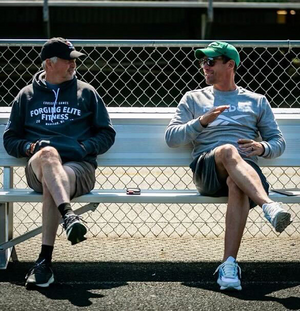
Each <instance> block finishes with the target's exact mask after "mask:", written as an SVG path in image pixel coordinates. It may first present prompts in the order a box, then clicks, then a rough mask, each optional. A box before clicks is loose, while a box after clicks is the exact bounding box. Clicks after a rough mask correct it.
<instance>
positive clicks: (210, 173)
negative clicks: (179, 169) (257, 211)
mask: <svg viewBox="0 0 300 311" xmlns="http://www.w3.org/2000/svg"><path fill="white" fill-rule="evenodd" d="M244 160H245V161H246V162H247V163H248V164H249V165H251V166H252V167H253V168H254V170H255V171H256V172H257V174H258V176H259V177H260V180H261V182H262V185H263V187H264V189H265V191H266V193H269V184H268V182H267V179H266V177H265V176H264V174H263V173H262V171H261V169H260V168H259V166H258V165H257V164H255V163H254V162H252V161H250V160H247V159H244ZM190 168H191V169H192V171H193V181H194V184H195V186H196V188H197V190H198V191H199V193H201V194H202V195H207V196H211V197H222V196H228V187H227V184H226V181H220V180H219V178H218V174H217V170H216V162H215V149H213V150H211V151H208V152H204V153H203V154H202V155H200V156H199V157H198V158H196V159H195V160H194V161H193V162H192V163H191V165H190ZM249 201H250V208H253V207H255V206H256V205H257V204H256V203H255V202H253V201H252V200H251V199H249Z"/></svg>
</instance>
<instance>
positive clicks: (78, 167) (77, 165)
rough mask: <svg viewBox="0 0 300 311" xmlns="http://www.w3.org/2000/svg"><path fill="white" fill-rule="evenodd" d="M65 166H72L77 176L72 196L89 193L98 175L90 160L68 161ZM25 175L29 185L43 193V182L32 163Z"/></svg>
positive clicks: (27, 167)
mask: <svg viewBox="0 0 300 311" xmlns="http://www.w3.org/2000/svg"><path fill="white" fill-rule="evenodd" d="M63 166H68V167H70V168H71V169H72V170H73V171H74V173H75V176H76V185H75V187H76V189H75V194H74V195H73V197H72V198H76V197H79V196H81V195H83V194H87V193H89V192H90V191H91V190H92V189H93V188H94V186H95V182H96V177H95V168H94V166H93V165H92V164H90V163H88V162H66V163H65V164H64V165H63ZM25 175H26V179H27V183H28V186H29V187H30V188H31V189H33V190H34V191H36V192H39V193H42V192H43V186H42V183H41V182H40V181H39V180H38V179H37V177H36V175H35V174H34V172H33V170H32V167H31V165H30V164H29V165H28V164H27V166H26V167H25Z"/></svg>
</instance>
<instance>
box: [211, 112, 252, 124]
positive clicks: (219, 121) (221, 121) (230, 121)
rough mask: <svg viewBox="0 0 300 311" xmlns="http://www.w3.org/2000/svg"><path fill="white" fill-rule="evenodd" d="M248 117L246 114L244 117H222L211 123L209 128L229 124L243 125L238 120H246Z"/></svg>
mask: <svg viewBox="0 0 300 311" xmlns="http://www.w3.org/2000/svg"><path fill="white" fill-rule="evenodd" d="M245 117H247V115H246V114H242V115H238V116H234V117H231V118H229V117H226V116H224V115H220V116H219V117H218V118H217V119H216V120H214V121H213V122H211V123H210V124H209V125H208V126H209V127H210V126H219V125H228V124H237V125H242V123H241V122H238V121H236V120H238V119H241V118H245Z"/></svg>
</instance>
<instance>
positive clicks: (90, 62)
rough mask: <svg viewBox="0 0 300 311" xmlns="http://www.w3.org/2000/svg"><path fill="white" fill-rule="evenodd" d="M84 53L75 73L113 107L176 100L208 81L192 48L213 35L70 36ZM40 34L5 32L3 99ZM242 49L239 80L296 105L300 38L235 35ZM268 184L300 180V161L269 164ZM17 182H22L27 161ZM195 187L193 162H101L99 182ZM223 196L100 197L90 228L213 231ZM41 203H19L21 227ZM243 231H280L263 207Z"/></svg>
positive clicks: (16, 84)
mask: <svg viewBox="0 0 300 311" xmlns="http://www.w3.org/2000/svg"><path fill="white" fill-rule="evenodd" d="M72 42H73V43H74V45H75V46H76V48H77V50H80V51H81V52H84V53H85V54H86V58H85V59H84V60H83V61H78V72H77V75H78V77H79V78H80V79H82V80H85V81H87V82H89V83H91V84H92V85H93V86H94V87H95V88H96V89H97V90H98V92H99V93H100V95H101V96H102V98H103V100H104V102H105V103H106V105H107V106H108V107H176V106H177V104H178V102H179V100H180V98H181V96H182V95H183V94H184V93H185V92H186V91H188V90H191V89H196V88H199V87H204V86H205V83H204V79H203V77H202V75H201V72H200V71H199V66H198V62H197V61H196V60H195V58H194V49H195V48H196V47H197V48H198V47H204V46H206V45H207V44H208V43H209V42H208V41H101V40H99V41H98V40H95V41H94V40H92V41H91V40H89V41H82V40H72ZM43 43H44V41H41V40H0V81H1V88H0V105H1V106H10V105H11V104H12V101H13V98H14V97H15V96H16V94H17V93H18V91H19V90H20V89H21V88H22V87H23V86H25V85H26V84H28V83H29V82H30V81H31V79H32V75H33V74H34V73H35V72H37V71H38V70H39V69H40V64H41V61H40V59H39V51H40V49H41V46H42V44H43ZM231 43H232V44H234V45H235V46H236V47H237V48H238V50H239V52H240V55H241V60H242V63H241V65H240V66H239V68H238V71H237V77H236V81H237V84H238V85H240V86H243V87H245V88H248V89H250V90H252V91H255V92H259V93H263V94H265V95H266V96H267V98H268V99H269V101H270V103H271V105H272V107H279V108H299V107H300V105H299V103H300V90H299V80H300V75H299V73H300V69H299V67H300V41H267V42H254V41H231ZM263 171H264V173H265V175H266V176H267V178H268V180H269V182H270V184H271V187H274V188H284V187H286V188H291V187H299V186H300V176H299V170H298V168H288V167H286V168H264V169H263ZM15 186H16V187H21V188H24V187H26V182H25V180H24V171H23V169H16V170H15ZM128 186H139V187H141V188H142V189H148V188H150V189H189V188H194V185H193V183H192V177H191V173H190V170H189V169H188V168H168V167H165V168H161V167H156V168H145V167H130V168H128V167H118V168H104V167H99V168H98V170H97V185H96V187H100V188H104V189H114V188H125V187H128ZM287 208H288V209H289V210H291V212H292V214H293V217H294V222H293V224H292V225H291V226H289V227H288V229H287V230H286V231H285V232H284V233H283V234H285V235H292V234H293V235H294V234H300V226H299V224H300V221H299V216H298V215H299V211H300V210H299V209H300V208H299V205H298V204H293V205H289V206H287ZM225 210H226V206H225V205H224V204H218V205H213V204H202V205H196V204H103V205H100V206H99V208H98V209H97V211H96V212H93V213H88V214H87V215H86V216H85V220H86V221H87V223H88V225H89V228H90V231H89V232H90V233H89V234H91V235H93V236H122V237H124V236H125V237H126V236H213V237H218V236H221V235H223V234H224V213H225ZM40 212H41V206H40V204H15V209H14V213H15V219H16V220H15V223H14V230H15V233H16V235H19V234H22V233H23V232H24V231H27V230H29V229H32V228H35V227H36V226H37V225H40V224H41V216H40ZM245 234H246V235H251V236H260V235H262V236H270V235H272V234H275V233H274V232H273V230H272V228H271V227H270V225H269V224H268V223H266V221H265V219H264V218H263V217H262V211H261V209H260V208H255V209H253V210H251V212H250V217H249V219H248V223H247V227H246V231H245Z"/></svg>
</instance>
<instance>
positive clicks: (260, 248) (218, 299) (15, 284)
mask: <svg viewBox="0 0 300 311" xmlns="http://www.w3.org/2000/svg"><path fill="white" fill-rule="evenodd" d="M39 242H40V237H37V238H34V239H31V240H29V241H26V242H24V243H22V244H20V245H18V246H17V254H18V259H19V262H14V263H10V264H9V266H8V269H7V270H1V271H0V293H1V295H0V310H8V311H9V310H22V311H23V310H56V311H59V310H247V311H249V310H251V311H254V310H300V256H299V255H300V238H299V237H296V238H280V237H276V238H273V239H266V238H263V239H258V238H252V239H250V238H249V239H244V241H243V244H242V247H241V252H240V255H239V262H240V266H241V268H242V280H243V291H242V292H238V293H237V292H234V293H223V292H220V291H219V289H218V286H217V285H216V283H215V280H216V276H213V275H212V274H213V272H214V270H215V269H216V267H217V266H218V264H219V263H220V260H221V257H222V249H223V241H222V239H195V238H162V239H158V238H153V239H152V238H140V239H137V238H128V239H124V238H120V239H108V238H107V239H99V238H90V239H88V241H86V242H84V243H81V244H79V245H76V246H73V247H72V246H70V245H69V244H68V243H67V242H66V240H65V238H64V236H62V237H60V238H59V239H58V240H57V245H56V249H55V253H54V264H53V268H54V270H55V278H56V281H55V283H54V284H53V285H52V286H51V287H50V288H48V289H40V290H26V289H25V287H24V275H25V274H26V272H27V270H28V269H29V268H30V266H31V265H32V262H33V261H34V260H35V258H36V256H37V254H38V252H39Z"/></svg>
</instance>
